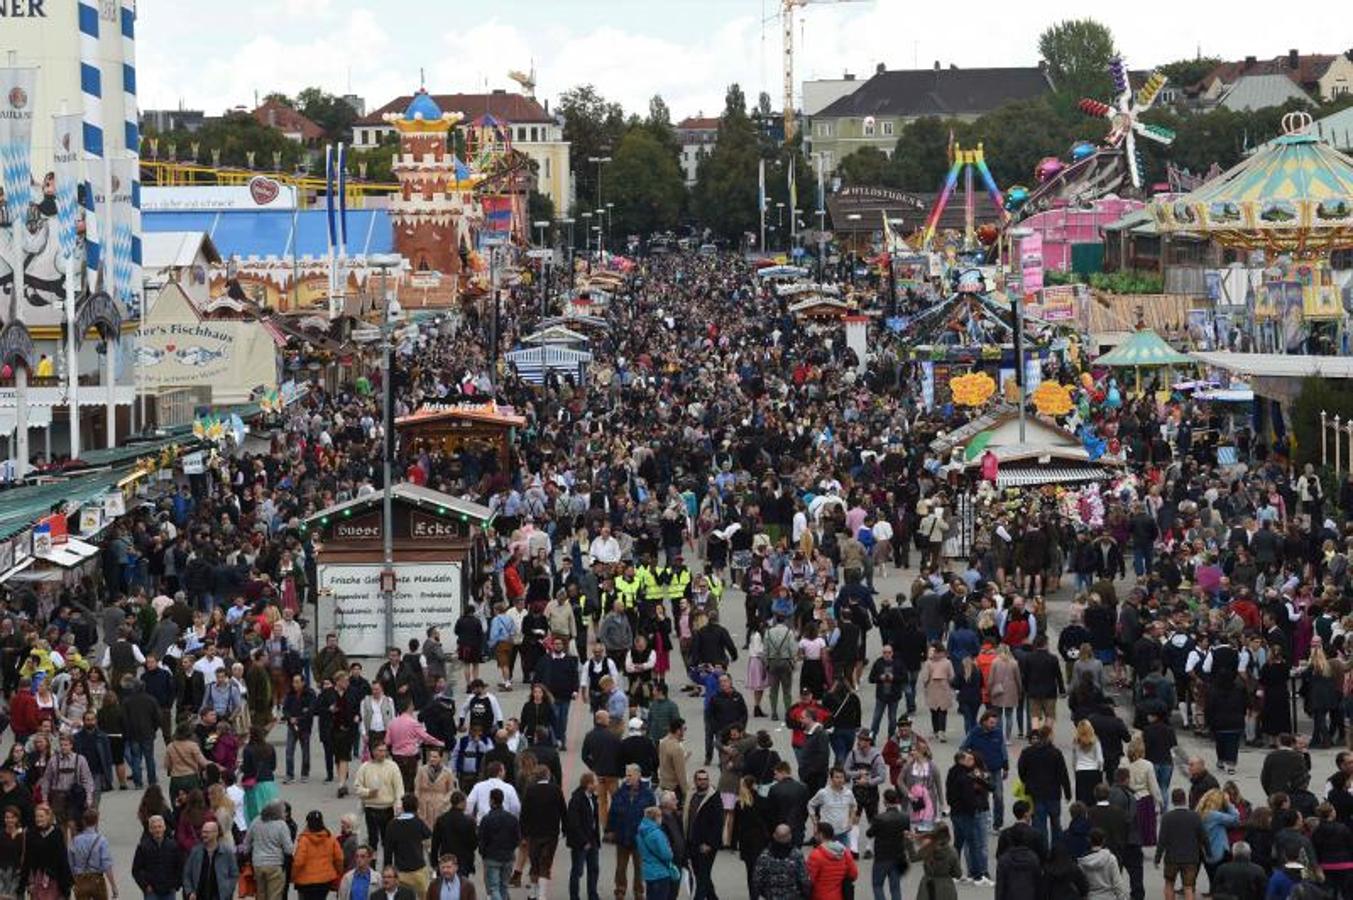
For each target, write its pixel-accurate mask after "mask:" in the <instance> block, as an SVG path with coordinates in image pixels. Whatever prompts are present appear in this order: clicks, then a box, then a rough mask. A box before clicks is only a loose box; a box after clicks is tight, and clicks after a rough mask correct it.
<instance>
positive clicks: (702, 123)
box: [676, 116, 719, 131]
mask: <svg viewBox="0 0 1353 900" xmlns="http://www.w3.org/2000/svg"><path fill="white" fill-rule="evenodd" d="M676 127H677V130H678V131H718V130H719V119H718V117H717V116H713V117H711V116H687V117H686V118H684V119H682V120H681V121H680V122H678V123H677V126H676Z"/></svg>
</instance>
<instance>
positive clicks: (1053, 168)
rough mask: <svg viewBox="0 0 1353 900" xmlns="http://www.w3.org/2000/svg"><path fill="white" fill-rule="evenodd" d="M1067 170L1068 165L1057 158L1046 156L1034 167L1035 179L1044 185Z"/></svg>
mask: <svg viewBox="0 0 1353 900" xmlns="http://www.w3.org/2000/svg"><path fill="white" fill-rule="evenodd" d="M1065 168H1066V164H1065V163H1063V162H1062V161H1061V160H1060V159H1058V158H1057V157H1055V156H1045V157H1043V158H1042V159H1041V160H1039V162H1038V165H1037V166H1035V167H1034V177H1035V178H1037V179H1038V183H1039V184H1042V183H1043V182H1045V181H1047V180H1048V179H1049V178H1053V177H1055V176H1057V175H1058V174H1060V173H1061V171H1062V170H1063V169H1065Z"/></svg>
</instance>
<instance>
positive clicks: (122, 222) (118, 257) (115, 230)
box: [106, 156, 140, 318]
mask: <svg viewBox="0 0 1353 900" xmlns="http://www.w3.org/2000/svg"><path fill="white" fill-rule="evenodd" d="M136 167H137V160H136V157H134V156H122V157H118V158H117V159H113V160H110V161H109V170H110V172H111V175H112V183H111V187H112V194H111V195H110V196H109V198H108V204H107V206H108V212H107V214H106V215H107V218H108V221H109V222H110V223H112V241H111V243H110V246H109V250H108V253H109V263H110V265H111V271H110V272H109V275H110V278H111V280H112V290H111V291H109V293H111V294H112V295H113V299H115V300H116V301H117V302H118V303H120V304H121V305H122V309H121V312H122V315H123V316H124V317H128V318H129V317H131V316H133V315H136V314H138V313H139V312H140V302H139V291H138V290H137V288H138V285H137V284H136V280H135V278H134V272H135V266H134V265H133V261H132V234H133V231H134V228H135V224H136V220H135V216H134V213H133V207H132V186H133V184H134V182H135V178H136Z"/></svg>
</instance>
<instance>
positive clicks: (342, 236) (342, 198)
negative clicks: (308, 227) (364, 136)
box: [338, 144, 348, 254]
mask: <svg viewBox="0 0 1353 900" xmlns="http://www.w3.org/2000/svg"><path fill="white" fill-rule="evenodd" d="M338 249H339V252H340V253H344V254H346V253H347V252H348V145H347V144H339V145H338Z"/></svg>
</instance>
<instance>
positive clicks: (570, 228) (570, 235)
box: [559, 216, 577, 289]
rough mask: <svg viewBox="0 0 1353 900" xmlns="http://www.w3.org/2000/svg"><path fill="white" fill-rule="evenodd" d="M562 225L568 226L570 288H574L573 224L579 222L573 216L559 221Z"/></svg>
mask: <svg viewBox="0 0 1353 900" xmlns="http://www.w3.org/2000/svg"><path fill="white" fill-rule="evenodd" d="M559 221H560V223H561V224H563V225H567V226H568V286H569V288H570V289H571V288H572V287H573V223H574V222H576V221H577V219H574V218H573V217H572V216H569V217H568V218H566V219H560V220H559Z"/></svg>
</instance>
